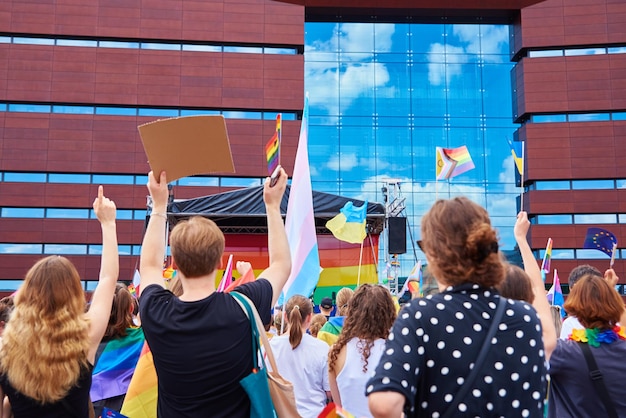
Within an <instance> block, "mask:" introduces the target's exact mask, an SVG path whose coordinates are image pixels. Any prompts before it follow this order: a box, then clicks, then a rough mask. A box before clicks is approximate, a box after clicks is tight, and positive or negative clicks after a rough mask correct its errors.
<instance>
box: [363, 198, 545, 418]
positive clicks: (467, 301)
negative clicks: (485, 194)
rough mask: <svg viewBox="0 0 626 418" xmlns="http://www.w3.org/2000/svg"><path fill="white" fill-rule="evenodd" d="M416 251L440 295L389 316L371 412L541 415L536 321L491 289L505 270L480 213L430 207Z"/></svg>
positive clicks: (541, 363) (460, 206) (449, 204)
mask: <svg viewBox="0 0 626 418" xmlns="http://www.w3.org/2000/svg"><path fill="white" fill-rule="evenodd" d="M422 248H423V250H424V253H425V254H426V259H427V261H428V268H429V269H430V270H431V272H432V273H433V275H434V277H435V278H436V280H437V282H438V284H439V289H440V290H441V293H438V294H436V295H432V296H427V297H425V298H418V299H413V300H411V301H410V302H409V303H407V304H406V305H405V306H404V308H403V309H402V311H400V313H399V314H398V318H397V319H396V321H395V323H394V325H393V327H392V329H391V332H390V334H389V336H388V337H387V341H386V345H385V351H384V352H383V354H382V356H381V359H380V362H379V363H378V366H377V367H376V372H375V374H374V376H373V377H372V378H371V379H370V380H369V381H368V383H367V386H366V389H365V391H366V394H367V396H368V403H369V408H370V412H371V413H372V415H373V416H374V417H376V418H382V417H400V416H401V415H402V413H403V412H404V413H405V414H406V416H407V417H416V416H439V417H453V416H481V417H483V416H507V417H509V416H513V415H516V416H528V417H541V416H543V409H544V399H545V394H546V366H545V356H544V350H543V342H542V336H541V326H540V322H539V318H538V317H537V315H536V313H535V310H534V309H533V308H532V306H531V305H530V304H528V303H527V302H523V301H518V300H513V299H507V298H503V297H501V296H500V295H499V294H498V291H497V289H496V288H495V286H497V285H498V284H499V283H501V282H502V280H504V275H505V264H504V262H503V258H502V255H501V254H500V251H499V246H498V237H497V232H496V230H495V228H494V227H493V226H492V225H491V221H490V219H489V214H488V213H487V211H486V210H485V209H484V208H482V207H481V206H480V205H478V204H476V203H474V202H472V201H471V200H469V199H468V198H466V197H456V198H454V199H449V200H438V201H436V202H435V204H434V205H433V206H432V207H431V209H430V210H429V211H428V212H427V213H426V214H425V215H424V216H423V218H422Z"/></svg>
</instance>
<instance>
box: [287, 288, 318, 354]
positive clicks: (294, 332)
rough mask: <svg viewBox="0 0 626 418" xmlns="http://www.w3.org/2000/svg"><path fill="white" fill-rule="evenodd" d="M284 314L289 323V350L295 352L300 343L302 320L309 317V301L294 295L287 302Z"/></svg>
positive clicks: (311, 309) (310, 307)
mask: <svg viewBox="0 0 626 418" xmlns="http://www.w3.org/2000/svg"><path fill="white" fill-rule="evenodd" d="M285 312H286V313H287V320H288V322H289V343H290V344H291V348H292V349H293V350H295V349H296V348H297V347H298V346H299V345H300V342H301V341H302V335H303V331H302V325H303V324H304V318H306V317H307V316H309V315H311V313H312V312H313V306H312V304H311V301H310V300H309V299H307V298H305V297H304V296H301V295H295V296H292V297H291V298H290V299H289V300H288V301H287V306H286V307H285Z"/></svg>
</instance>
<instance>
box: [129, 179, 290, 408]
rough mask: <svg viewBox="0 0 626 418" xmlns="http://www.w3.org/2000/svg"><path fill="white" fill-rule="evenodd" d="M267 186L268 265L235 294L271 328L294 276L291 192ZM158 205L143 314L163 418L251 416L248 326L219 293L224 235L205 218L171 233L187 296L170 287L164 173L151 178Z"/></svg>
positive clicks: (145, 258)
mask: <svg viewBox="0 0 626 418" xmlns="http://www.w3.org/2000/svg"><path fill="white" fill-rule="evenodd" d="M279 173H280V174H279V176H278V181H277V182H276V184H275V185H273V186H271V185H270V179H269V178H267V179H266V181H265V184H264V187H263V200H264V202H265V208H266V214H267V227H268V252H269V266H268V267H267V269H265V270H264V271H263V272H262V273H261V274H260V275H259V279H257V280H255V281H254V282H252V283H247V284H244V285H242V286H240V287H238V288H237V292H239V293H242V294H244V295H246V296H247V297H248V298H249V299H250V300H251V301H252V302H253V303H254V305H255V306H256V308H257V310H258V311H259V315H260V316H261V319H262V320H263V322H264V323H266V324H267V323H269V322H270V318H271V307H272V306H273V305H274V303H275V302H276V300H278V297H279V295H280V292H281V290H282V288H283V286H284V285H285V283H286V281H287V278H288V276H289V273H290V271H291V255H290V252H289V243H288V242H287V234H286V232H285V226H284V224H283V219H282V214H281V210H280V203H281V200H282V198H283V194H284V192H285V188H286V186H287V174H286V173H285V171H284V170H283V169H282V168H281V169H280V172H279ZM148 190H149V191H150V195H151V197H152V202H153V207H152V213H151V214H150V220H149V222H148V227H147V229H146V233H145V235H144V239H143V244H142V247H141V260H140V268H139V270H140V276H141V285H140V291H141V294H140V299H139V311H140V315H141V323H142V327H143V329H144V334H145V337H146V340H147V342H148V345H149V346H150V349H151V350H152V355H153V357H154V365H155V368H156V371H157V375H158V376H159V387H158V403H157V416H158V417H167V418H169V417H207V416H211V417H249V416H250V400H249V398H248V396H247V395H246V392H245V391H244V390H243V388H242V386H241V385H240V384H239V381H240V380H241V379H242V378H244V377H245V376H247V375H248V374H250V372H251V371H252V367H253V361H252V359H253V357H252V356H253V353H252V336H251V328H250V321H249V319H248V317H247V316H246V315H245V314H244V312H243V310H242V309H241V307H240V305H239V304H238V303H237V302H236V300H235V299H234V298H233V296H232V295H230V294H228V293H222V292H216V291H215V289H216V286H215V278H216V274H217V270H218V268H219V267H220V263H221V261H222V255H223V252H224V246H225V238H224V234H223V233H222V231H220V229H219V228H218V227H217V225H216V224H215V223H214V222H213V221H211V220H209V219H206V218H203V217H200V216H194V217H191V218H189V219H188V220H184V221H181V222H179V223H178V224H177V225H176V226H175V227H174V228H173V230H172V232H171V234H170V248H171V253H172V259H173V262H174V263H176V266H177V267H178V272H177V277H179V279H180V282H181V284H182V288H183V293H182V295H180V297H177V296H175V295H174V294H173V293H171V292H170V291H169V290H167V289H165V288H164V281H163V276H162V268H163V258H164V256H165V243H166V239H165V237H166V232H167V231H166V224H167V212H166V211H167V202H168V196H169V191H168V188H167V176H166V173H165V172H161V173H152V172H150V173H149V174H148Z"/></svg>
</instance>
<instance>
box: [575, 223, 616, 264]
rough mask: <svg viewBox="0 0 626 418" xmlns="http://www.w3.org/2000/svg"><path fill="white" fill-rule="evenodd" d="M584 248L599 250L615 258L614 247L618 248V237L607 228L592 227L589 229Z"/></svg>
mask: <svg viewBox="0 0 626 418" xmlns="http://www.w3.org/2000/svg"><path fill="white" fill-rule="evenodd" d="M583 248H586V249H590V250H599V251H602V252H603V253H604V254H606V255H608V256H609V257H611V258H613V254H614V249H616V248H617V237H616V236H615V234H613V233H612V232H610V231H607V230H606V229H602V228H594V227H592V228H589V229H587V235H586V236H585V242H584V243H583Z"/></svg>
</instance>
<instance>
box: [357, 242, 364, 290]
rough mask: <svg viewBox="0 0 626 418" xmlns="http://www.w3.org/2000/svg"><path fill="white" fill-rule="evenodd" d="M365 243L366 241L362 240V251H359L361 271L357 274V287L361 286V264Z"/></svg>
mask: <svg viewBox="0 0 626 418" xmlns="http://www.w3.org/2000/svg"><path fill="white" fill-rule="evenodd" d="M363 242H364V240H361V251H359V271H358V273H357V277H356V286H357V287H359V286H360V285H361V263H362V261H363Z"/></svg>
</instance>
